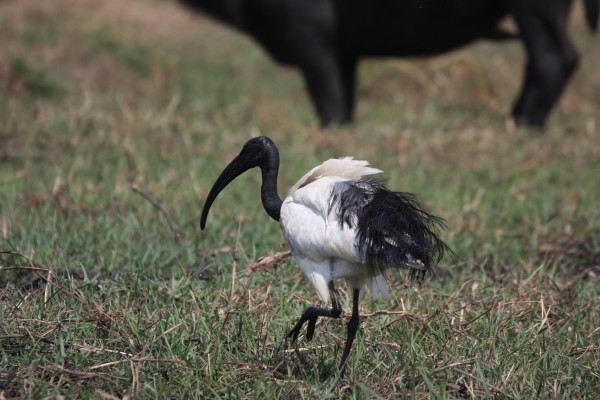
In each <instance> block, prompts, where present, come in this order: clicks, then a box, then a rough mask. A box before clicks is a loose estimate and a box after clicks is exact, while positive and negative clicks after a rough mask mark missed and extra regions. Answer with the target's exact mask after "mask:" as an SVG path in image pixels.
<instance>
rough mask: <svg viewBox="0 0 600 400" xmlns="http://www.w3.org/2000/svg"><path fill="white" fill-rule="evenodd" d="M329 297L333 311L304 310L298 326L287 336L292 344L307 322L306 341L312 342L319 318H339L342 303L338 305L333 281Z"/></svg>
mask: <svg viewBox="0 0 600 400" xmlns="http://www.w3.org/2000/svg"><path fill="white" fill-rule="evenodd" d="M329 297H331V309H327V308H319V307H308V308H307V309H306V310H304V312H303V313H302V315H301V316H300V319H299V320H298V322H297V323H296V325H295V326H294V327H293V328H292V330H291V331H290V332H289V333H288V334H287V337H288V338H290V337H291V338H292V342H294V341H296V339H298V334H299V333H300V329H302V325H304V323H305V322H308V327H307V328H306V340H311V339H312V337H313V334H314V332H315V325H316V323H317V319H318V318H319V317H329V318H338V317H339V316H340V314H341V313H342V308H341V307H340V303H338V299H337V296H336V292H335V288H334V286H333V281H332V282H329Z"/></svg>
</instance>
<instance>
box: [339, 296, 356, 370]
mask: <svg viewBox="0 0 600 400" xmlns="http://www.w3.org/2000/svg"><path fill="white" fill-rule="evenodd" d="M353 297H354V298H353V303H352V317H350V320H349V321H348V324H347V328H348V336H347V337H346V345H345V346H344V352H343V353H342V361H341V362H340V370H341V371H342V373H343V371H344V369H345V368H346V363H347V362H348V356H349V355H350V349H351V348H352V342H354V337H355V336H356V331H357V330H358V324H359V322H360V319H359V315H358V300H359V298H360V290H358V289H354V296H353Z"/></svg>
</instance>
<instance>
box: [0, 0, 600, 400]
mask: <svg viewBox="0 0 600 400" xmlns="http://www.w3.org/2000/svg"><path fill="white" fill-rule="evenodd" d="M579 6H580V5H578V7H577V8H576V9H575V10H574V12H573V15H572V21H571V24H570V31H571V32H572V34H573V37H574V39H575V42H576V45H577V47H578V49H579V51H580V52H581V55H582V63H581V65H580V67H579V69H578V70H577V72H576V74H575V77H574V79H573V80H572V81H571V82H570V84H569V86H568V88H567V90H566V92H565V94H564V96H563V97H562V99H561V101H560V104H559V105H558V107H557V108H556V109H555V111H554V113H553V115H552V117H551V118H550V120H549V121H548V126H547V127H546V129H544V130H543V131H539V130H528V129H518V128H515V127H514V126H512V124H511V123H510V121H508V120H507V118H506V115H508V114H509V111H510V107H511V104H512V102H513V100H514V98H515V97H516V95H517V92H518V89H519V85H520V80H521V71H522V68H523V54H522V50H521V47H520V45H519V44H518V42H514V43H502V44H499V43H488V42H481V43H476V44H474V45H472V46H470V47H468V48H465V49H462V50H460V51H456V52H453V53H450V54H445V55H443V56H440V57H436V58H431V59H410V60H399V59H386V60H365V61H364V62H363V63H362V64H361V67H360V70H359V81H360V84H359V87H358V100H357V106H358V109H357V115H356V121H355V123H354V124H352V125H351V126H347V127H341V128H336V129H330V130H321V129H320V128H319V127H318V121H317V120H316V117H315V115H314V112H313V110H312V109H311V105H310V103H309V100H308V97H307V95H306V93H305V91H304V88H303V83H302V81H301V79H300V77H299V75H298V74H297V72H296V71H294V70H291V69H286V68H282V67H280V66H278V65H276V64H275V63H274V62H272V61H271V60H270V59H269V58H268V57H267V56H266V55H265V53H264V52H263V51H262V50H261V49H260V48H259V47H258V46H256V45H255V44H254V43H253V42H252V41H251V40H250V39H249V38H247V37H245V36H243V35H241V34H239V33H236V32H234V31H232V30H230V29H228V28H225V27H223V26H221V25H219V24H217V23H215V22H213V21H211V20H209V19H206V18H202V17H200V16H198V15H194V14H191V13H189V12H188V11H187V10H185V9H182V8H181V7H179V6H178V5H177V4H176V3H175V2H171V1H166V0H162V1H161V0H130V1H128V2H122V1H118V0H104V1H102V2H96V1H93V0H55V1H52V2H39V1H35V0H18V1H17V0H12V1H11V0H3V1H0V37H2V41H1V45H0V116H1V118H0V120H1V122H0V143H1V145H0V252H1V253H0V268H1V269H0V320H1V321H2V323H1V324H0V349H1V352H0V399H2V398H11V397H12V398H25V399H41V398H48V399H51V398H104V399H116V398H118V399H123V398H129V399H131V398H144V399H145V398H157V399H163V398H206V397H211V398H229V397H235V398H261V399H262V398H286V399H288V398H386V399H387V398H405V397H412V398H419V399H420V398H440V399H444V398H533V397H538V398H569V399H570V398H593V397H595V396H596V394H597V392H598V391H599V390H600V375H599V373H598V371H599V370H600V355H599V346H598V342H599V335H600V311H599V306H598V304H600V302H599V301H598V300H599V295H598V289H597V288H598V279H599V278H598V276H599V274H600V267H599V265H600V255H599V254H600V226H599V223H598V221H600V208H599V207H598V204H600V180H599V179H598V176H600V140H598V138H599V133H600V112H599V110H600V36H598V35H595V36H593V35H591V34H590V33H589V32H588V30H587V29H586V27H585V24H584V23H583V22H582V10H581V9H580V7H579ZM259 134H262V135H267V136H269V137H271V138H273V140H274V141H275V142H276V143H277V145H278V146H279V148H280V152H281V158H282V166H281V171H280V182H279V188H280V189H279V190H280V192H281V193H282V194H284V193H285V192H286V191H287V189H288V188H289V187H291V186H292V185H293V183H294V182H295V181H296V180H297V179H299V178H300V177H301V176H302V175H303V174H304V173H305V172H306V171H308V170H309V169H310V168H312V167H313V166H315V165H317V164H318V163H320V162H322V161H323V160H325V159H327V158H331V157H342V156H347V155H352V156H354V157H355V158H359V159H367V160H370V161H371V163H372V164H373V165H374V166H375V167H377V168H380V169H383V170H384V171H385V177H386V178H388V185H389V187H391V188H393V189H395V190H402V191H409V192H415V193H418V194H419V198H420V199H421V200H422V201H423V202H425V203H426V204H428V206H429V208H430V210H431V211H432V212H434V213H435V214H437V215H440V216H442V217H444V218H445V219H446V221H447V225H448V229H447V231H446V232H444V233H443V234H442V237H443V239H444V240H445V241H446V242H447V243H448V244H449V245H450V246H451V247H452V248H453V249H454V251H455V252H456V253H457V255H458V259H456V260H451V259H447V260H446V261H444V262H442V263H441V264H440V266H439V271H438V273H437V274H436V276H432V277H431V278H430V279H428V280H426V281H425V282H424V283H422V284H421V285H418V284H414V283H411V282H409V281H407V280H406V279H405V278H406V277H404V276H402V275H398V276H392V277H391V282H390V285H391V288H392V292H393V296H392V299H391V300H389V301H383V300H378V301H371V300H370V298H369V296H368V295H367V296H366V297H365V299H364V300H363V301H362V303H361V315H362V318H361V325H360V329H359V333H358V336H357V341H356V343H355V347H354V349H353V352H352V354H351V356H350V362H349V365H348V369H347V374H346V376H345V377H344V378H343V379H341V380H339V379H337V377H336V372H337V363H338V361H339V358H340V355H341V346H342V344H343V341H344V338H345V320H346V319H347V318H348V316H349V313H348V311H349V308H348V305H349V302H348V300H349V299H348V293H347V292H346V290H345V288H344V286H343V285H340V288H341V291H342V293H341V298H342V300H343V301H342V305H343V307H344V309H345V312H344V314H343V319H341V320H332V321H325V320H324V321H321V322H320V323H319V324H318V326H317V330H316V333H315V338H314V340H313V341H312V342H311V343H306V342H305V341H304V340H303V337H302V336H301V337H300V341H299V343H298V346H297V347H296V346H291V345H290V344H289V343H287V344H286V342H285V334H286V333H287V332H288V330H289V329H290V328H291V326H292V325H293V324H294V323H295V321H296V319H297V317H298V316H299V315H300V313H301V312H302V310H303V309H304V308H305V307H306V306H309V305H315V304H317V303H318V298H317V296H316V293H315V292H314V290H313V289H312V288H311V287H310V284H309V283H308V281H307V280H306V279H305V278H304V277H303V276H302V275H301V272H300V270H299V269H298V268H297V267H296V266H295V264H294V262H293V261H292V260H291V259H290V258H286V257H281V258H279V259H278V258H275V259H273V258H271V259H267V260H266V261H264V262H263V263H260V264H256V263H255V262H256V261H257V260H258V259H259V258H260V257H262V256H270V255H273V254H277V253H278V252H281V251H285V248H284V247H283V245H282V242H283V239H282V236H281V232H280V231H279V227H278V226H277V224H276V223H274V222H273V221H271V220H270V219H269V217H268V216H267V215H266V214H265V213H264V211H263V210H262V207H261V205H260V201H259V193H258V189H257V183H258V182H259V179H260V174H258V173H254V174H252V173H248V174H246V175H244V176H243V177H241V178H238V180H236V182H235V184H232V185H230V186H229V187H228V188H227V189H226V191H224V192H223V193H222V194H221V196H220V197H219V198H218V199H217V202H216V203H215V205H214V206H213V209H212V210H211V215H210V218H209V221H208V224H207V228H206V230H204V231H200V229H199V226H198V225H199V213H200V210H201V209H202V205H203V201H204V199H205V197H206V195H207V194H208V191H209V189H210V187H211V185H212V183H213V182H214V180H215V179H216V177H217V176H218V174H219V173H220V171H221V170H222V168H223V167H224V166H225V165H226V163H227V162H229V161H230V160H231V159H232V158H233V157H234V156H235V155H236V154H237V153H238V152H239V150H240V148H241V145H242V144H243V143H244V142H246V140H248V138H250V137H252V136H256V135H259Z"/></svg>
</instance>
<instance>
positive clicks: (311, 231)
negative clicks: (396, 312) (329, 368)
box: [200, 136, 447, 370]
mask: <svg viewBox="0 0 600 400" xmlns="http://www.w3.org/2000/svg"><path fill="white" fill-rule="evenodd" d="M253 167H260V169H261V172H262V185H261V199H262V203H263V206H264V208H265V210H266V211H267V213H268V214H269V216H271V218H273V219H275V220H277V221H279V223H280V225H281V230H282V232H283V236H284V238H285V240H286V242H287V244H288V246H289V247H290V249H291V251H292V254H293V255H294V257H295V259H296V261H297V263H298V265H299V266H300V268H301V269H302V271H303V272H304V274H305V275H306V277H307V278H308V279H309V281H310V282H311V283H312V284H313V286H314V288H315V289H316V291H317V293H318V294H319V297H320V298H321V300H322V301H323V302H325V303H327V302H331V304H332V307H331V309H329V308H318V307H308V308H307V309H306V310H305V311H304V312H303V313H302V315H301V316H300V319H299V320H298V323H297V324H296V325H295V326H294V327H293V328H292V330H291V331H290V332H289V333H288V335H287V336H288V337H290V338H292V341H295V340H296V339H297V338H298V334H299V333H300V330H301V328H302V326H303V325H304V324H305V323H306V322H308V326H307V331H306V339H307V340H310V339H312V336H313V333H314V329H315V324H316V322H317V319H318V318H319V317H330V318H338V317H339V316H340V314H341V312H342V309H341V307H340V305H339V302H338V300H337V296H336V290H335V287H334V281H335V280H336V279H339V278H345V279H346V282H347V283H348V285H349V286H350V287H351V288H352V289H353V306H352V316H351V318H350V320H349V321H348V324H347V328H348V336H347V338H346V344H345V347H344V352H343V354H342V360H341V363H340V369H342V370H343V369H344V367H345V365H346V362H347V359H348V355H349V354H350V349H351V347H352V342H353V340H354V337H355V335H356V331H357V329H358V324H359V313H358V303H359V297H360V292H361V290H363V289H364V287H365V286H366V287H368V288H369V290H370V291H371V293H372V295H373V296H374V297H377V296H378V295H380V294H381V295H383V296H388V295H389V292H388V288H387V285H386V282H385V272H386V271H387V270H389V269H399V268H402V269H409V270H410V272H411V274H412V275H413V276H419V277H422V276H423V275H424V274H425V273H426V272H427V270H429V269H430V268H431V266H432V264H433V263H434V262H437V261H439V259H440V258H441V257H442V256H443V254H444V252H445V251H446V250H447V247H446V245H445V244H444V243H443V242H442V241H441V240H440V239H439V237H438V236H437V231H438V230H439V229H440V228H443V226H444V221H443V220H442V219H441V218H438V217H436V216H433V215H431V214H429V213H428V212H427V211H426V210H425V209H424V207H423V206H422V205H421V204H420V203H418V202H417V200H416V199H415V197H414V196H413V195H411V194H410V193H401V192H392V191H390V190H388V189H386V188H385V187H384V186H383V185H382V183H381V181H376V180H372V179H365V178H364V177H365V176H369V175H373V174H377V173H380V172H382V171H380V170H378V169H376V168H372V167H370V166H369V164H368V162H366V161H358V160H353V159H352V158H351V157H346V158H341V159H331V160H327V161H325V162H324V163H323V164H321V165H319V166H317V167H315V168H313V169H312V170H310V171H309V172H308V173H307V174H306V175H304V176H303V177H302V178H301V179H300V180H299V181H298V182H297V183H296V184H295V185H294V186H293V187H292V188H291V189H290V191H289V192H288V194H287V196H286V197H285V199H284V200H281V199H280V198H279V196H278V194H277V190H276V189H277V173H278V169H279V153H278V151H277V148H276V146H275V144H274V143H273V141H272V140H271V139H269V138H267V137H264V136H261V137H257V138H254V139H251V140H249V141H248V142H247V143H246V144H245V145H244V147H243V149H242V151H241V152H240V154H239V155H238V156H237V157H236V158H235V159H234V160H233V161H232V162H231V163H230V164H229V165H228V166H227V167H226V168H225V170H224V171H223V172H222V173H221V175H220V176H219V178H218V179H217V181H216V182H215V184H214V185H213V187H212V189H211V191H210V193H209V194H208V198H207V199H206V203H205V204H204V209H203V210H202V217H201V221H200V226H201V228H202V229H204V227H205V225H206V218H207V216H208V211H209V209H210V206H211V205H212V203H213V201H214V200H215V198H216V197H217V195H218V194H219V193H220V192H221V190H223V188H225V186H227V184H229V183H230V182H231V181H232V180H233V179H235V178H236V177H237V176H239V175H240V174H242V173H243V172H244V171H247V170H248V169H250V168H253Z"/></svg>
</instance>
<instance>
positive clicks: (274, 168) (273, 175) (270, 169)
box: [260, 152, 283, 221]
mask: <svg viewBox="0 0 600 400" xmlns="http://www.w3.org/2000/svg"><path fill="white" fill-rule="evenodd" d="M278 170H279V154H277V153H276V152H274V153H271V154H270V156H269V157H268V159H267V162H266V163H265V165H263V166H261V172H262V186H261V188H260V197H261V200H262V204H263V207H264V209H265V211H266V212H267V214H269V216H270V217H271V218H273V219H274V220H275V221H279V217H280V210H281V205H282V204H283V201H282V200H281V198H280V197H279V195H278V194H277V173H278Z"/></svg>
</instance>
